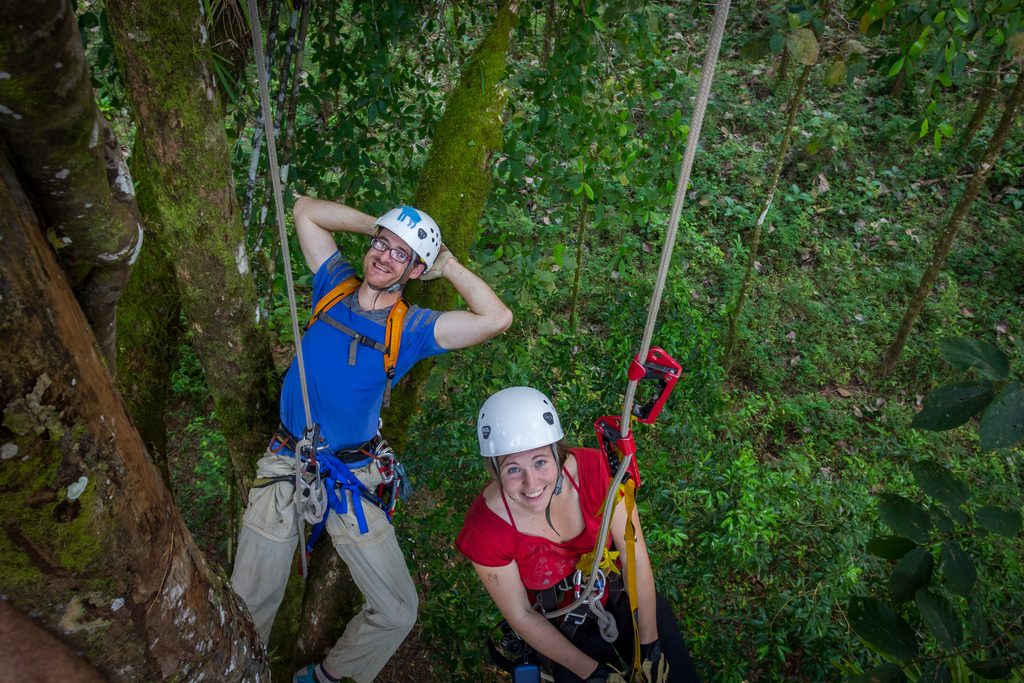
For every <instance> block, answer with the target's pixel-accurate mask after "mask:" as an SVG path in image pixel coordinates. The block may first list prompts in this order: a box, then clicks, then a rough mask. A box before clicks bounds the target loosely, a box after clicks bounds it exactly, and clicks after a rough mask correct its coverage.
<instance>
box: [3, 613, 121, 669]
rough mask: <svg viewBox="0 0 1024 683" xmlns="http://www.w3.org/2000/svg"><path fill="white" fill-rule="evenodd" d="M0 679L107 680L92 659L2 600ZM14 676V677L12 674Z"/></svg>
mask: <svg viewBox="0 0 1024 683" xmlns="http://www.w3.org/2000/svg"><path fill="white" fill-rule="evenodd" d="M0 662H3V668H2V669H0V681H2V682H3V683H7V682H8V681H12V682H13V681H15V680H25V679H28V678H30V679H31V680H32V681H35V683H103V682H104V680H105V679H104V678H103V677H102V676H101V675H100V674H99V672H98V671H96V669H94V668H93V667H91V666H89V663H88V662H87V661H85V660H84V659H82V658H81V657H80V656H78V655H77V654H75V652H74V651H73V650H72V649H71V648H70V647H68V646H67V645H65V644H64V643H62V642H60V641H59V640H57V639H56V638H55V637H54V636H52V635H50V634H49V633H48V632H47V631H46V630H45V629H43V628H42V627H41V626H39V625H38V624H36V623H35V622H34V621H32V620H31V619H30V618H28V617H27V616H25V615H24V614H22V613H21V612H19V611H18V610H16V609H14V608H13V607H11V606H10V605H8V604H7V603H6V602H2V601H0ZM9 676H10V677H9Z"/></svg>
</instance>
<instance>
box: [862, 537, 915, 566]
mask: <svg viewBox="0 0 1024 683" xmlns="http://www.w3.org/2000/svg"><path fill="white" fill-rule="evenodd" d="M916 547H917V544H916V543H914V542H913V541H911V540H910V539H909V538H903V537H902V536H879V537H877V538H872V539H871V540H870V541H868V552H869V553H871V554H872V555H874V556H875V557H881V558H883V559H886V560H898V559H900V558H901V557H903V556H904V555H906V554H907V553H909V552H910V551H911V550H913V549H914V548H916Z"/></svg>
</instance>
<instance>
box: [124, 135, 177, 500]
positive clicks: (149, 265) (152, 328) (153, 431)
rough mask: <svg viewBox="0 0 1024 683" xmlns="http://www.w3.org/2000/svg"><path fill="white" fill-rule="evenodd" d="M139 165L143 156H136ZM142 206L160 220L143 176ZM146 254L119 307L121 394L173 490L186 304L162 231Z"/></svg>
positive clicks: (150, 239) (151, 233) (154, 233)
mask: <svg viewBox="0 0 1024 683" xmlns="http://www.w3.org/2000/svg"><path fill="white" fill-rule="evenodd" d="M133 158H135V159H137V158H138V155H133ZM136 177H137V178H138V179H139V182H138V183H137V184H136V192H137V195H136V197H137V200H138V203H139V208H140V210H141V211H142V213H143V214H145V215H147V216H151V217H153V219H154V220H156V219H157V217H158V216H159V214H158V211H157V208H156V206H155V204H154V200H153V196H152V190H151V188H150V182H149V179H148V178H147V177H146V176H145V175H137V176H136ZM147 232H148V236H147V238H146V241H145V243H144V244H143V245H142V252H141V253H140V254H139V258H138V260H137V261H136V262H135V266H134V268H132V274H131V277H130V278H129V279H128V284H127V285H126V286H125V290H124V294H123V296H122V297H121V302H120V304H118V318H119V320H120V321H121V334H120V335H119V336H118V351H117V374H116V375H115V378H116V382H117V389H118V391H120V392H121V396H122V397H123V398H124V401H125V404H126V407H127V408H128V414H129V415H131V416H132V421H133V422H134V423H135V427H136V429H138V430H139V435H140V436H141V437H142V440H143V442H144V443H145V444H146V450H147V451H149V455H150V457H152V458H153V462H154V463H156V466H157V468H158V469H159V470H160V474H162V475H163V477H164V481H165V482H167V484H168V486H170V481H171V475H170V469H169V467H168V464H167V422H166V413H167V396H168V392H169V390H170V377H171V372H172V371H173V369H174V362H175V360H176V358H177V353H176V351H177V348H178V345H179V344H180V343H181V334H182V331H183V330H182V327H181V303H180V301H179V298H178V283H177V282H176V281H175V279H174V266H173V264H172V263H171V261H170V259H169V258H168V253H167V248H166V246H164V244H163V240H162V239H161V231H160V230H152V229H147Z"/></svg>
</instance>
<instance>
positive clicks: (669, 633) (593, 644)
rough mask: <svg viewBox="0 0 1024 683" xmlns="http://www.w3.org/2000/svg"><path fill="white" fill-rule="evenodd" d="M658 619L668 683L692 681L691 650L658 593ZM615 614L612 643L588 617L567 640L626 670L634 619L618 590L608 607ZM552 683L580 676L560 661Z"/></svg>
mask: <svg viewBox="0 0 1024 683" xmlns="http://www.w3.org/2000/svg"><path fill="white" fill-rule="evenodd" d="M655 609H656V611H657V622H658V640H659V641H660V642H661V650H662V652H664V653H665V659H667V660H668V667H669V668H668V680H669V683H694V682H699V681H700V678H699V677H698V676H697V672H696V671H694V669H693V662H692V661H691V660H690V651H689V650H687V649H686V643H684V642H683V636H682V634H681V633H680V632H679V622H677V621H676V615H675V614H674V613H673V612H672V606H671V605H670V604H669V603H668V600H666V599H665V598H663V597H662V596H661V595H660V594H659V595H658V596H657V601H656V603H655ZM608 611H609V612H610V613H611V614H612V616H613V617H615V623H616V625H617V626H618V628H619V637H618V639H617V640H616V641H615V642H614V643H608V642H605V640H604V638H602V637H601V633H600V631H599V630H598V628H597V621H596V620H594V619H587V620H586V621H585V622H583V624H581V625H580V627H579V628H577V629H576V632H575V633H574V634H573V636H572V638H571V639H570V642H572V644H573V645H575V646H576V647H578V648H579V649H580V650H582V651H583V652H585V653H586V654H587V655H589V656H590V657H593V658H594V659H596V660H597V661H599V662H601V663H603V664H610V665H611V666H614V667H615V668H616V669H618V670H619V671H625V670H627V669H628V668H629V667H630V666H631V665H632V662H633V620H632V618H631V617H630V614H629V599H628V598H627V597H626V594H625V592H623V593H620V594H619V597H618V598H617V599H616V601H615V604H614V605H611V606H609V607H608ZM554 677H555V683H579V682H580V681H582V680H583V679H582V678H580V677H579V676H577V675H576V674H574V673H573V672H572V671H569V670H568V669H566V668H565V667H564V666H561V665H560V664H555V665H554Z"/></svg>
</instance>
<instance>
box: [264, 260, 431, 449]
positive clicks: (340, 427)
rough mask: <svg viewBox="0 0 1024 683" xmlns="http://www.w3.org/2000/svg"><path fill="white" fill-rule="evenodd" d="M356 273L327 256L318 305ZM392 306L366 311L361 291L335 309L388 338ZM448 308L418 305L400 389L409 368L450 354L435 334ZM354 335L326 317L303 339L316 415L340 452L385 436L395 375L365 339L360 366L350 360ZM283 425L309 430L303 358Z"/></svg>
mask: <svg viewBox="0 0 1024 683" xmlns="http://www.w3.org/2000/svg"><path fill="white" fill-rule="evenodd" d="M354 274H355V271H354V270H353V268H352V266H351V265H350V264H349V263H348V261H346V260H345V258H344V257H343V256H342V255H341V253H340V252H334V254H333V255H332V256H331V257H330V258H329V259H327V260H326V261H324V263H323V265H321V266H320V269H319V270H318V271H317V272H316V275H315V276H314V277H313V307H314V308H315V307H316V304H317V302H318V301H320V298H321V297H323V296H325V295H326V294H327V293H328V292H330V291H331V290H332V289H333V288H334V287H335V286H337V285H338V284H340V283H341V282H343V281H344V280H346V279H348V278H349V277H351V276H352V275H354ZM390 311H391V309H390V308H385V309H381V310H377V311H364V310H362V309H361V308H360V306H359V297H358V295H357V293H355V292H353V293H352V294H351V295H349V296H347V297H345V298H344V299H343V300H341V301H340V302H338V303H336V304H335V305H334V306H332V307H331V308H330V310H329V311H327V312H325V313H324V314H322V315H329V316H330V317H331V318H333V319H334V320H336V321H338V322H339V323H341V324H343V325H345V326H346V327H348V328H350V329H353V330H355V331H357V332H359V333H360V334H363V335H365V336H367V337H369V338H370V339H373V340H375V341H377V342H379V343H381V344H383V343H384V336H385V331H384V324H385V322H387V317H388V313H390ZM438 316H440V313H438V312H436V311H432V310H430V309H426V308H420V307H419V306H410V307H409V310H408V312H407V313H406V315H405V320H404V322H403V325H402V342H401V346H400V347H399V350H398V363H397V365H396V366H395V379H394V383H393V384H392V390H394V386H395V384H397V383H398V380H400V379H401V378H402V377H403V376H404V375H405V373H407V372H408V371H409V369H410V368H412V366H413V365H415V364H416V363H417V362H418V361H420V360H422V359H424V358H427V357H429V356H434V355H437V354H439V353H444V352H445V350H446V349H443V348H441V347H440V346H438V344H437V341H436V340H435V339H434V323H435V322H436V321H437V318H438ZM351 343H352V337H350V336H348V335H347V334H345V333H344V332H342V331H341V330H338V329H336V328H334V327H332V326H331V325H329V324H328V323H326V322H324V321H323V320H317V321H316V322H315V323H313V325H312V326H311V327H310V328H309V329H308V330H306V333H305V334H304V335H303V337H302V354H303V359H304V360H305V364H306V385H307V389H308V391H309V403H310V412H311V413H312V417H313V421H314V422H316V423H318V424H319V425H320V434H321V436H322V437H323V438H324V439H325V441H326V443H327V446H328V447H329V448H330V449H331V450H332V451H337V450H338V449H340V448H349V447H353V446H358V445H360V444H362V443H364V442H365V441H368V440H369V439H371V438H373V436H374V435H375V434H376V433H377V420H378V418H379V417H380V409H381V404H382V403H383V401H384V387H385V385H386V384H387V375H386V374H385V371H384V354H383V352H381V351H377V350H376V349H374V348H373V347H370V346H366V345H365V344H357V345H356V363H355V365H349V363H348V359H349V346H350V344H351ZM281 424H283V425H284V426H285V428H286V429H287V430H288V431H289V432H291V433H292V434H294V435H295V436H296V437H299V438H301V436H302V434H303V433H304V432H305V429H306V411H305V408H304V407H303V404H302V387H301V383H300V382H299V371H298V358H297V357H296V358H295V359H293V360H292V363H291V366H289V368H288V372H287V374H286V375H285V378H284V385H283V386H282V387H281Z"/></svg>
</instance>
